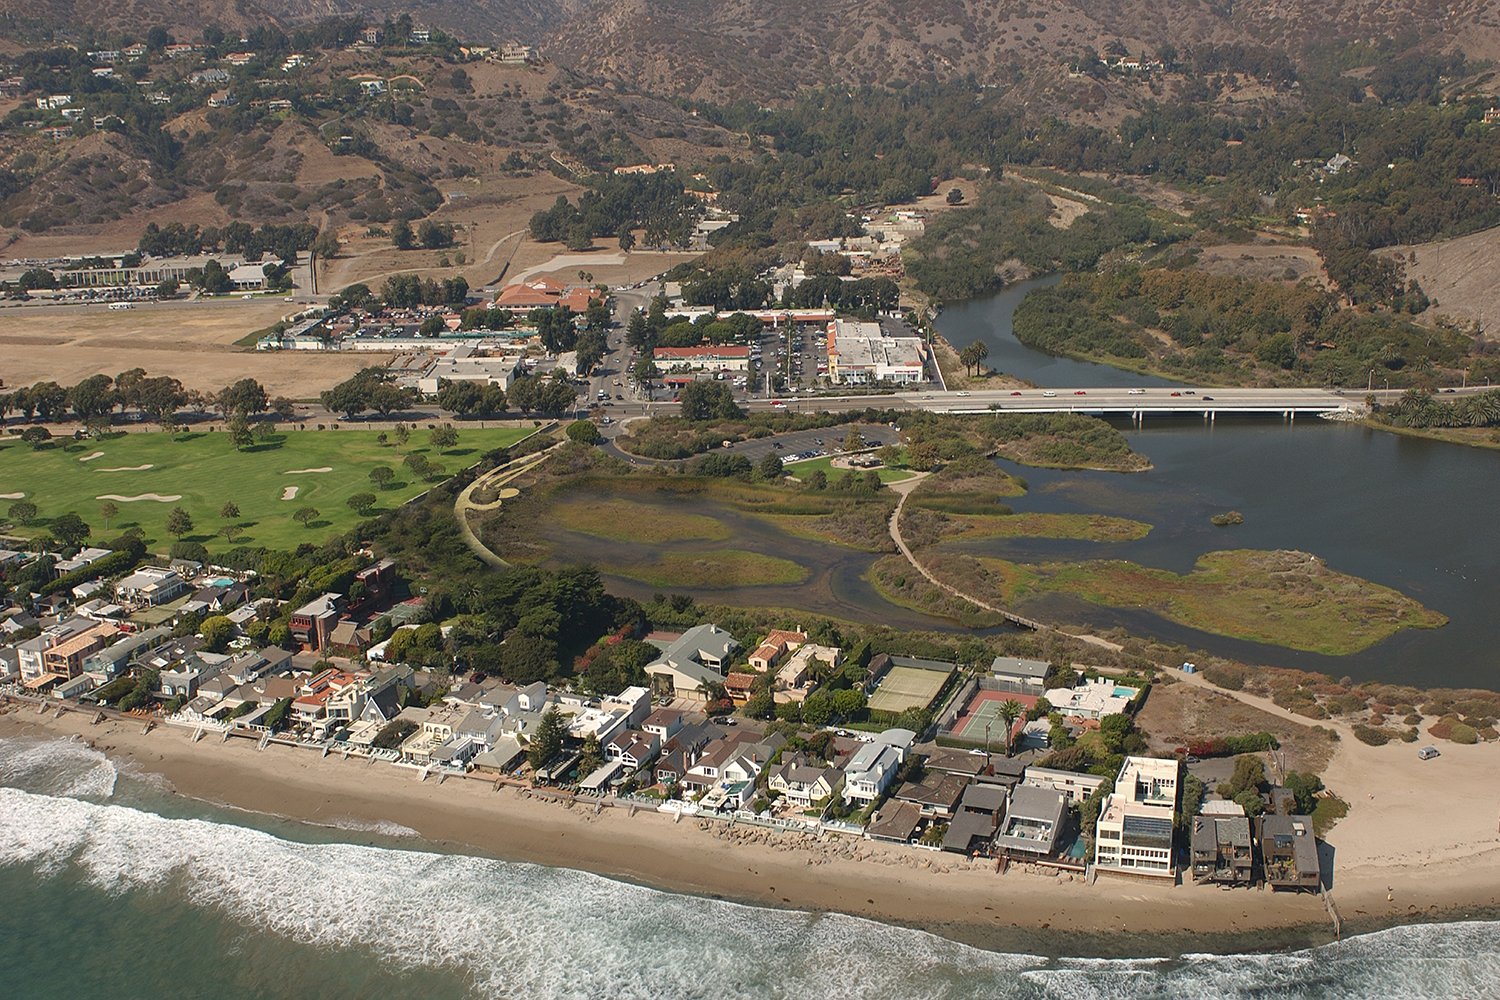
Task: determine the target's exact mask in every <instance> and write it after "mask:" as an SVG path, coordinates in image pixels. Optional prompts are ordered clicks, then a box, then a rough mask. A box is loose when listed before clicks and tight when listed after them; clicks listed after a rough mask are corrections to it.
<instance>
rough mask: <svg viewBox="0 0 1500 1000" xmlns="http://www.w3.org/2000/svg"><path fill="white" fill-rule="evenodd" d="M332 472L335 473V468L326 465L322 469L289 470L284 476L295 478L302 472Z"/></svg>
mask: <svg viewBox="0 0 1500 1000" xmlns="http://www.w3.org/2000/svg"><path fill="white" fill-rule="evenodd" d="M332 471H333V467H332V466H329V465H325V466H323V467H322V468H321V469H287V470H286V471H285V472H283V473H282V475H283V476H295V475H297V474H298V473H302V472H332Z"/></svg>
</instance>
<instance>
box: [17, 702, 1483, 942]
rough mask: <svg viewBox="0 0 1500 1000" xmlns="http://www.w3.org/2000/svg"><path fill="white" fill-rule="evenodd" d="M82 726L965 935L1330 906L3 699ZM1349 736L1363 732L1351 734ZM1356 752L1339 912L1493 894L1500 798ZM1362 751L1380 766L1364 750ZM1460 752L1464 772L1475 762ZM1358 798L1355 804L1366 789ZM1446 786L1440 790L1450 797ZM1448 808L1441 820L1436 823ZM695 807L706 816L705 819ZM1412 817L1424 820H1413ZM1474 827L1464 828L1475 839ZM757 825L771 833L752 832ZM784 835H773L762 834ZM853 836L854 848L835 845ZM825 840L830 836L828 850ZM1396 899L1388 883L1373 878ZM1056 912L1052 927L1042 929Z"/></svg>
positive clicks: (768, 893)
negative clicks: (775, 824)
mask: <svg viewBox="0 0 1500 1000" xmlns="http://www.w3.org/2000/svg"><path fill="white" fill-rule="evenodd" d="M22 735H27V736H33V737H46V736H67V735H77V736H79V737H80V738H82V739H85V740H87V741H89V742H90V743H92V744H93V745H94V746H95V747H97V748H98V749H100V750H102V751H104V752H105V753H107V754H108V755H109V756H110V757H111V758H112V759H113V760H115V761H116V763H117V765H119V766H120V767H122V768H124V769H127V770H131V769H134V770H140V771H144V772H150V773H155V774H159V775H161V776H162V777H163V778H165V779H166V781H167V782H169V783H170V785H171V786H172V788H173V789H175V791H176V792H177V793H179V794H181V795H184V796H190V797H192V798H196V799H201V800H204V801H207V802H211V803H215V804H221V805H227V806H232V807H236V808H240V809H246V810H250V811H254V812H261V813H269V814H274V815H277V816H282V817H287V818H292V819H301V820H305V821H308V822H313V823H318V824H332V823H336V822H341V821H342V822H348V821H354V822H356V823H361V824H375V823H378V822H381V821H388V822H393V823H397V824H400V825H401V826H404V827H408V828H410V829H413V830H415V831H417V832H418V833H419V834H420V835H421V837H422V838H423V839H425V840H427V841H430V842H433V843H435V844H439V845H443V846H444V847H445V848H448V849H462V848H464V847H467V848H472V849H474V850H477V851H479V852H481V853H485V854H490V855H493V856H497V857H500V858H504V859H507V860H516V861H533V862H537V863H541V864H546V865H555V866H565V867H570V868H576V869H582V870H586V871H591V872H596V873H598V874H602V875H609V876H616V877H620V878H624V879H627V880H630V881H634V882H638V883H641V884H646V885H651V886H655V887H659V888H663V889H670V890H674V891H679V892H689V893H696V894H701V895H713V896H719V897H723V898H725V899H731V900H737V901H742V902H748V903H757V904H764V905H772V906H785V907H794V908H797V909H803V910H814V911H827V910H833V911H840V912H845V913H850V914H855V915H860V916H867V917H871V918H874V919H878V920H883V921H888V922H894V923H900V924H905V925H909V926H920V927H925V928H927V929H930V930H933V931H935V932H937V933H941V934H944V935H945V936H950V937H954V938H957V939H960V940H965V941H969V942H970V943H975V944H981V945H983V944H985V943H987V942H992V941H998V940H1002V939H1006V935H1007V934H1009V935H1010V938H1009V939H1010V940H1013V937H1014V935H1013V931H1014V929H1016V928H1020V929H1031V930H1033V931H1036V930H1041V931H1048V932H1051V933H1071V934H1079V935H1107V934H1114V933H1123V934H1129V935H1135V936H1141V935H1146V936H1150V935H1166V936H1173V935H1181V936H1184V937H1187V936H1192V937H1212V936H1215V935H1220V936H1224V937H1231V936H1241V935H1249V936H1256V935H1267V936H1268V937H1270V938H1273V939H1274V932H1276V931H1277V930H1282V929H1298V932H1299V933H1300V934H1305V935H1306V936H1307V937H1311V938H1330V937H1331V936H1332V926H1331V922H1330V921H1329V918H1328V916H1327V914H1326V912H1325V910H1324V907H1323V904H1322V902H1321V900H1320V899H1318V898H1317V897H1316V896H1312V895H1296V894H1287V893H1276V894H1273V893H1271V892H1269V891H1264V890H1259V889H1257V890H1236V891H1234V892H1226V891H1224V890H1221V889H1218V888H1212V887H1199V886H1193V885H1190V884H1189V885H1179V886H1162V885H1156V884H1150V883H1146V882H1141V881H1134V880H1119V879H1111V878H1101V879H1100V880H1099V881H1098V882H1097V883H1096V884H1095V885H1092V886H1088V885H1085V884H1083V881H1082V877H1081V876H1076V877H1072V878H1070V877H1068V876H1062V877H1058V876H1056V875H1041V874H1034V873H1031V872H1028V871H1025V870H1023V869H1021V868H1019V867H1013V868H1012V869H1011V870H1010V871H1008V872H1006V873H1004V874H997V873H996V872H995V870H994V867H993V863H992V862H991V863H989V864H983V865H981V864H971V863H969V862H967V861H965V860H964V859H962V858H958V857H956V856H955V855H952V854H940V853H935V852H931V851H925V850H919V849H916V848H904V847H897V846H893V845H883V844H874V843H871V842H868V841H862V840H860V841H851V842H850V843H849V845H846V844H842V843H836V844H829V843H827V842H822V843H820V842H819V841H817V840H814V839H811V838H808V839H806V841H805V844H806V846H797V845H795V844H794V843H793V842H792V838H790V837H779V838H778V837H772V838H767V837H763V836H760V837H756V836H752V837H751V838H750V839H741V837H740V833H739V831H736V832H734V833H732V834H728V835H726V834H725V832H724V830H723V828H722V826H720V825H717V824H714V825H709V824H700V822H699V821H696V820H693V819H692V818H685V819H683V820H682V821H681V822H680V823H674V822H673V820H672V817H670V816H664V815H660V814H656V813H651V812H646V811H638V812H637V813H636V814H635V815H634V816H631V815H629V813H628V811H627V810H623V809H604V810H603V811H602V812H601V813H598V814H596V813H595V811H594V810H593V808H591V807H588V806H585V805H583V804H581V803H580V804H575V805H572V806H565V805H562V804H559V803H557V802H553V801H549V800H545V799H544V798H542V797H540V796H531V797H528V796H527V795H525V794H523V793H522V792H520V791H519V790H517V789H515V788H513V787H503V788H501V789H500V790H499V791H496V790H495V789H494V787H493V785H492V783H491V782H489V781H479V780H462V779H451V778H450V779H449V780H448V781H446V782H444V783H443V784H442V785H439V784H438V783H437V781H436V779H429V780H428V781H426V782H422V781H420V780H419V778H418V776H417V774H416V772H413V771H410V770H406V769H401V768H395V767H391V766H390V765H386V764H379V763H376V764H370V763H368V762H366V761H365V760H356V759H352V758H351V759H349V760H343V759H341V758H340V757H338V756H333V755H330V756H329V757H326V758H323V757H319V756H317V755H316V754H314V753H313V752H310V751H304V750H299V749H293V748H287V747H271V748H268V749H267V750H264V751H259V750H256V749H255V746H254V744H252V743H251V742H250V741H248V740H231V741H230V742H229V743H226V744H221V743H219V742H218V740H217V739H216V738H214V737H208V738H205V739H203V740H201V741H200V742H198V743H193V742H191V734H190V733H189V732H188V731H186V730H183V729H179V728H174V727H171V726H163V727H159V728H158V729H156V730H155V731H153V732H152V733H150V734H142V733H141V732H140V728H139V726H138V724H125V723H120V722H115V721H106V722H104V723H101V724H99V725H93V724H91V722H90V721H89V718H88V717H86V716H85V715H83V714H81V713H68V714H65V715H64V716H63V717H62V718H61V719H53V718H52V715H51V713H50V712H49V713H48V714H45V715H43V714H38V713H36V712H35V711H34V710H32V709H29V708H19V709H18V708H14V707H12V708H11V709H9V710H8V711H7V712H6V713H5V714H4V715H0V737H14V736H22ZM1359 749H1360V751H1370V752H1372V753H1373V752H1377V751H1376V748H1370V747H1363V746H1361V747H1360V748H1359ZM1390 749H1392V748H1390V747H1384V748H1379V752H1381V756H1383V757H1389V758H1390V759H1389V760H1387V761H1384V762H1382V766H1384V767H1385V768H1387V779H1388V783H1389V784H1390V785H1392V786H1395V785H1397V784H1398V782H1401V781H1404V780H1405V775H1404V773H1399V772H1400V771H1401V769H1400V768H1399V761H1398V756H1402V757H1404V756H1409V757H1411V758H1412V760H1413V761H1414V762H1415V761H1416V759H1415V753H1414V751H1412V750H1411V748H1410V747H1405V746H1401V747H1398V748H1397V749H1398V750H1399V751H1401V753H1400V754H1386V753H1384V751H1389V750H1390ZM1493 749H1494V748H1492V747H1491V748H1484V747H1455V748H1454V751H1453V752H1452V753H1451V754H1450V753H1449V751H1447V750H1446V749H1445V751H1444V757H1443V758H1440V759H1441V760H1443V761H1447V762H1452V763H1453V764H1454V765H1456V767H1455V768H1451V770H1461V771H1462V772H1464V773H1463V776H1462V777H1460V778H1459V780H1460V781H1461V782H1464V783H1468V782H1469V781H1470V780H1471V779H1473V783H1468V784H1467V788H1468V793H1469V794H1470V795H1471V796H1472V794H1473V790H1474V789H1476V788H1486V789H1489V790H1490V791H1489V792H1487V794H1489V795H1490V797H1493V792H1492V790H1493V782H1490V781H1483V782H1481V781H1480V780H1479V778H1480V773H1481V772H1484V771H1488V770H1489V764H1490V760H1491V759H1492V757H1493V753H1492V751H1493ZM1367 756H1368V754H1365V753H1361V752H1358V751H1356V752H1353V753H1348V754H1346V753H1345V751H1344V749H1342V748H1341V750H1340V753H1339V754H1338V755H1337V756H1336V757H1335V760H1334V763H1333V766H1332V767H1331V768H1330V772H1329V775H1328V777H1329V779H1330V782H1329V783H1330V785H1331V786H1332V787H1334V788H1335V789H1336V790H1341V791H1343V792H1344V794H1345V796H1346V797H1347V798H1351V805H1352V806H1353V808H1352V809H1351V813H1350V816H1349V818H1348V819H1346V820H1344V821H1343V822H1341V823H1340V824H1339V826H1338V827H1337V828H1335V830H1334V831H1333V833H1332V834H1331V835H1330V838H1329V840H1330V842H1331V844H1332V845H1333V848H1334V853H1335V856H1336V865H1337V867H1336V869H1335V875H1334V897H1335V899H1336V900H1337V904H1338V907H1339V909H1340V911H1341V913H1342V915H1343V917H1344V919H1345V921H1346V922H1348V923H1349V924H1350V925H1352V926H1358V927H1361V928H1363V927H1373V926H1379V925H1388V924H1393V923H1399V922H1403V921H1405V920H1413V919H1433V918H1435V917H1437V916H1439V915H1443V916H1450V915H1451V916H1456V917H1462V916H1464V915H1465V914H1466V912H1468V911H1470V910H1476V909H1477V910H1488V909H1489V908H1491V907H1494V906H1495V905H1496V902H1497V897H1500V837H1497V828H1496V820H1497V816H1496V810H1495V804H1494V803H1493V802H1490V803H1488V804H1487V805H1486V812H1487V813H1488V819H1487V823H1488V826H1487V828H1486V829H1485V831H1484V835H1483V839H1481V838H1480V837H1479V836H1478V834H1479V831H1478V828H1477V826H1475V825H1474V824H1475V823H1477V817H1474V818H1473V819H1474V822H1468V821H1463V820H1464V817H1463V816H1462V814H1460V815H1458V816H1454V815H1453V810H1452V809H1437V808H1434V807H1432V806H1431V804H1430V800H1431V799H1432V798H1433V797H1434V796H1442V795H1443V794H1444V793H1443V792H1442V791H1440V790H1439V786H1441V785H1444V784H1447V782H1437V781H1433V780H1431V779H1432V778H1433V776H1434V775H1435V774H1436V773H1437V772H1436V771H1423V770H1422V769H1421V768H1422V767H1426V766H1428V765H1429V764H1430V763H1431V762H1416V763H1418V764H1419V765H1421V767H1419V768H1414V769H1412V770H1413V772H1414V774H1415V775H1416V776H1417V777H1419V778H1421V779H1423V780H1420V781H1417V782H1415V783H1413V784H1412V785H1411V786H1410V787H1409V788H1405V789H1404V790H1400V791H1398V790H1397V789H1396V788H1394V787H1393V788H1392V789H1391V790H1390V791H1389V792H1388V794H1385V795H1377V797H1376V799H1373V800H1371V799H1366V800H1365V801H1364V802H1360V801H1356V800H1354V798H1353V796H1352V794H1351V792H1350V791H1349V789H1350V787H1352V786H1351V785H1350V784H1346V782H1355V781H1358V780H1360V779H1361V778H1363V777H1365V776H1368V775H1370V774H1371V773H1372V769H1371V767H1370V761H1369V760H1367V759H1364V758H1366V757H1367ZM1375 770H1377V771H1378V770H1379V768H1376V769H1375ZM1471 771H1472V772H1473V773H1472V774H1471V773H1470V772H1471ZM1366 803H1368V806H1366ZM1450 804H1451V803H1450ZM1445 814H1447V815H1448V817H1449V819H1450V820H1452V822H1448V823H1435V822H1434V821H1433V820H1434V817H1439V816H1444V815H1445ZM700 825H708V826H709V827H710V828H709V829H702V828H700ZM1423 834H1425V835H1423ZM1470 838H1472V839H1470ZM768 839H770V840H772V841H773V842H770V843H768V842H765V841H767V840H768ZM778 840H779V841H781V842H779V843H778V842H774V841H778ZM851 845H852V846H854V847H855V849H856V851H857V853H858V855H859V858H860V859H859V860H850V859H847V858H846V857H843V856H842V855H843V854H844V853H845V852H843V851H842V848H843V847H845V846H851ZM834 855H838V856H834ZM1388 894H1389V895H1390V896H1392V899H1390V900H1387V898H1386V897H1387V895H1388ZM1049 929H1050V931H1049Z"/></svg>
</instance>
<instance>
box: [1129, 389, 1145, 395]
mask: <svg viewBox="0 0 1500 1000" xmlns="http://www.w3.org/2000/svg"><path fill="white" fill-rule="evenodd" d="M1145 394H1146V390H1145V389H1131V390H1130V395H1132V396H1144V395H1145Z"/></svg>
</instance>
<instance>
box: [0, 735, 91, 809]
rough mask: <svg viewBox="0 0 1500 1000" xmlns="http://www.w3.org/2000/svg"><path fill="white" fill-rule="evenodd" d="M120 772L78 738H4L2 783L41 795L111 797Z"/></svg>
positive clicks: (0, 767)
mask: <svg viewBox="0 0 1500 1000" xmlns="http://www.w3.org/2000/svg"><path fill="white" fill-rule="evenodd" d="M117 777H118V771H117V770H116V769H115V766H114V764H112V763H110V761H109V758H107V757H105V756H104V754H102V753H100V752H99V751H98V750H95V749H94V748H93V747H91V746H89V745H88V744H86V743H84V742H83V741H82V740H80V739H78V738H77V737H76V736H75V737H68V738H66V739H24V738H23V739H9V740H0V785H5V786H8V787H12V788H20V789H24V790H26V791H29V792H36V793H38V794H41V795H59V796H65V797H68V798H92V799H107V798H109V797H110V796H111V795H113V794H114V790H115V779H116V778H117Z"/></svg>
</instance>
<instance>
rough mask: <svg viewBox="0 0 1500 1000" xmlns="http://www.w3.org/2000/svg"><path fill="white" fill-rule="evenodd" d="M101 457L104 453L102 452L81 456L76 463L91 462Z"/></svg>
mask: <svg viewBox="0 0 1500 1000" xmlns="http://www.w3.org/2000/svg"><path fill="white" fill-rule="evenodd" d="M103 455H104V452H102V451H96V452H94V453H93V454H92V455H85V456H83V457H82V458H80V459H79V460H78V461H80V462H92V461H93V460H94V459H96V458H100V457H102V456H103Z"/></svg>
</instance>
